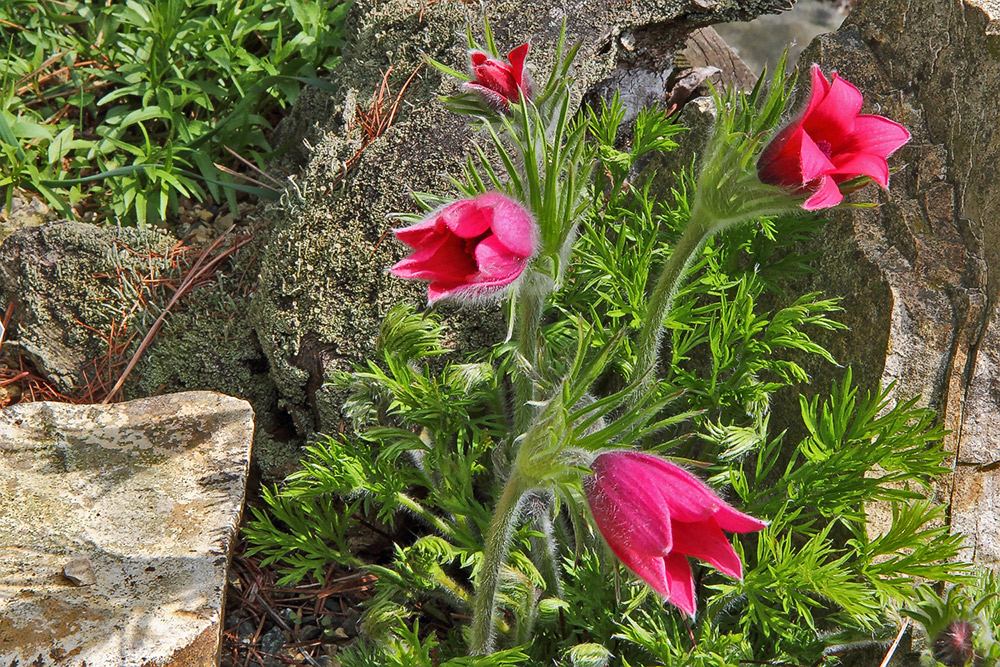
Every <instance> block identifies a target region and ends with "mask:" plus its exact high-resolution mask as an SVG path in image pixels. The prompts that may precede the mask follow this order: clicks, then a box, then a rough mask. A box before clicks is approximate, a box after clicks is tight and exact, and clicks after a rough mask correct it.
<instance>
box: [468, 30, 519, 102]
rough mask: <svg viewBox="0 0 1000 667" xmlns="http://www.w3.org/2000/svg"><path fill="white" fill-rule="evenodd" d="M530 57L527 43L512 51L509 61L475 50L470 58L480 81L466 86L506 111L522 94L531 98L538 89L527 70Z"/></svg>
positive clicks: (475, 75)
mask: <svg viewBox="0 0 1000 667" xmlns="http://www.w3.org/2000/svg"><path fill="white" fill-rule="evenodd" d="M527 57H528V44H527V43H524V44H522V45H521V46H519V47H517V48H516V49H514V50H513V51H511V52H510V53H508V54H507V60H506V61H503V60H497V59H496V58H491V57H490V56H488V55H487V54H485V53H483V52H482V51H472V52H471V53H470V54H469V58H470V59H471V60H472V75H473V76H474V77H475V79H476V80H475V81H469V82H468V83H466V84H465V87H466V88H467V89H469V90H473V91H475V92H477V93H479V94H480V95H482V97H483V99H484V100H485V101H486V103H487V104H488V105H490V107H492V108H493V109H496V110H497V111H499V112H501V113H504V112H506V111H507V109H509V108H510V104H511V102H514V103H517V102H520V101H521V95H522V94H523V95H524V96H525V97H526V98H527V99H531V96H532V94H533V92H534V91H533V89H532V85H531V79H530V78H529V77H528V74H527V73H526V72H525V71H524V61H525V58H527Z"/></svg>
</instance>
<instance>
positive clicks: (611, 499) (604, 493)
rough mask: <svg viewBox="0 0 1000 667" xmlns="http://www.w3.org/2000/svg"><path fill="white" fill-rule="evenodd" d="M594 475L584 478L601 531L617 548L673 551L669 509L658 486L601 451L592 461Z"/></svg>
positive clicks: (649, 552) (638, 470)
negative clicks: (671, 549)
mask: <svg viewBox="0 0 1000 667" xmlns="http://www.w3.org/2000/svg"><path fill="white" fill-rule="evenodd" d="M591 468H592V469H593V471H594V474H593V475H591V476H589V477H587V478H586V479H585V480H584V484H583V489H584V492H585V493H586V495H587V502H588V504H589V505H590V510H591V513H592V514H593V515H594V520H595V522H596V523H597V528H598V530H600V531H601V534H602V535H603V536H604V539H605V540H606V541H607V542H608V544H609V545H611V548H612V549H614V550H615V553H618V552H619V551H630V552H636V553H641V554H644V555H647V556H662V555H663V554H664V553H666V552H668V551H670V548H671V545H672V544H673V538H672V536H671V532H670V510H669V507H668V506H667V505H666V504H665V503H664V502H663V500H662V497H661V496H660V492H659V490H658V489H659V486H658V485H657V484H656V483H655V482H654V483H651V481H650V479H649V478H648V477H646V476H645V475H644V471H643V470H642V469H641V468H638V467H636V466H629V465H628V462H627V461H620V460H618V459H617V457H615V456H613V455H609V454H602V455H601V456H598V457H597V459H595V460H594V462H593V463H592V464H591Z"/></svg>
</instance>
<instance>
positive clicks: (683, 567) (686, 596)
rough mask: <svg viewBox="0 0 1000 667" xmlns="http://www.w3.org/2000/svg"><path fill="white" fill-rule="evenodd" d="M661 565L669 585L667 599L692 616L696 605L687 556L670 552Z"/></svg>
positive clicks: (696, 608)
mask: <svg viewBox="0 0 1000 667" xmlns="http://www.w3.org/2000/svg"><path fill="white" fill-rule="evenodd" d="M663 565H664V570H665V572H666V578H667V584H668V585H669V587H670V594H669V595H668V596H667V599H668V600H669V601H670V603H671V604H673V605H675V606H676V607H677V608H678V609H680V610H681V611H683V612H684V613H685V614H687V615H688V616H694V614H695V612H696V611H697V610H698V605H697V603H696V602H695V599H694V575H693V574H691V565H690V564H689V563H688V561H687V558H686V557H685V556H684V554H680V553H672V554H670V555H669V556H667V557H665V558H664V559H663Z"/></svg>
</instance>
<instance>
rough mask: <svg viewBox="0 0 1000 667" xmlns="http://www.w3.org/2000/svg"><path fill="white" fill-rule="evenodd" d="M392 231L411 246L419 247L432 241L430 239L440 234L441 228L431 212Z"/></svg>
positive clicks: (435, 215) (435, 216)
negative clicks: (425, 216)
mask: <svg viewBox="0 0 1000 667" xmlns="http://www.w3.org/2000/svg"><path fill="white" fill-rule="evenodd" d="M392 233H393V234H395V236H396V238H397V239H399V240H400V241H402V242H403V243H405V244H406V245H408V246H410V247H411V248H419V247H420V246H422V245H426V244H428V243H432V242H433V241H432V239H433V238H434V237H435V236H437V235H440V234H441V229H440V228H439V226H438V217H437V214H431V215H430V216H429V217H427V218H425V219H424V220H421V221H420V222H418V223H416V224H413V225H410V226H409V227H401V228H399V229H394V230H392Z"/></svg>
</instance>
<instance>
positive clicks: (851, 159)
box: [757, 65, 910, 211]
mask: <svg viewBox="0 0 1000 667" xmlns="http://www.w3.org/2000/svg"><path fill="white" fill-rule="evenodd" d="M862 101H863V100H862V98H861V92H860V91H859V90H858V89H857V88H855V87H854V86H853V85H851V84H850V83H848V82H847V81H845V80H843V79H841V78H840V77H838V76H837V73H836V72H834V73H833V80H832V81H827V79H826V77H825V76H824V75H823V72H822V70H820V68H819V65H813V67H812V91H811V92H810V94H809V102H808V103H807V104H806V108H805V111H804V112H803V113H802V114H801V115H800V116H799V117H798V118H797V119H796V120H795V121H793V122H792V123H791V124H790V125H789V126H788V127H786V128H784V129H783V130H781V132H779V133H778V134H777V136H775V137H774V139H773V140H772V141H771V143H770V144H768V145H767V147H766V148H765V149H764V152H763V154H762V155H761V157H760V159H759V160H758V161H757V172H758V175H759V176H760V180H761V181H763V182H764V183H768V184H770V185H777V186H780V187H782V188H786V189H789V190H791V191H793V192H796V193H810V196H809V198H808V199H807V200H806V202H805V203H804V204H803V205H802V208H804V209H806V210H807V211H815V210H818V209H823V208H829V207H831V206H836V205H837V204H839V203H840V202H841V201H843V199H844V196H843V194H842V193H841V191H840V188H839V187H838V184H840V183H843V182H845V181H849V180H851V179H854V178H857V177H859V176H868V177H870V178H871V179H872V180H873V181H875V182H876V183H878V184H879V185H881V186H882V187H883V188H886V187H888V186H889V167H888V165H887V164H886V158H887V157H889V156H890V155H892V154H893V153H894V152H895V151H896V150H898V149H899V147H900V146H902V145H903V144H905V143H906V142H907V141H909V140H910V133H909V132H908V131H907V130H906V128H905V127H903V126H902V125H900V124H899V123H896V122H893V121H891V120H889V119H888V118H883V117H882V116H873V115H868V114H862V113H859V112H860V111H861V105H862Z"/></svg>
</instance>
